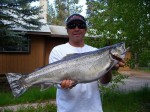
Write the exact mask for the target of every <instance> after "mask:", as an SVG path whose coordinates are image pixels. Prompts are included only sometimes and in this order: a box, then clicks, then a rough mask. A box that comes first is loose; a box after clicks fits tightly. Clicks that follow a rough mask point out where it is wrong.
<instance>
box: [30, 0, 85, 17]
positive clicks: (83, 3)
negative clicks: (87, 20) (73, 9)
mask: <svg viewBox="0 0 150 112" xmlns="http://www.w3.org/2000/svg"><path fill="white" fill-rule="evenodd" d="M49 1H50V3H53V1H54V0H49ZM31 5H32V6H38V5H39V2H33V3H32V4H31ZM79 5H82V6H83V9H82V10H83V11H82V12H81V13H80V14H81V15H83V16H86V9H87V6H86V0H79Z"/></svg>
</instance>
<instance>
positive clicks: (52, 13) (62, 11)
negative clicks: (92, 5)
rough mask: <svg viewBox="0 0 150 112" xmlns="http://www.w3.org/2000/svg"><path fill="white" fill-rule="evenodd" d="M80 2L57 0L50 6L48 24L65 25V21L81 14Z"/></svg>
mask: <svg viewBox="0 0 150 112" xmlns="http://www.w3.org/2000/svg"><path fill="white" fill-rule="evenodd" d="M78 2H79V0H55V2H54V4H48V23H49V24H55V25H65V22H64V21H65V19H66V18H67V17H68V16H69V15H70V14H73V13H80V12H81V11H82V10H81V8H82V6H80V5H78Z"/></svg>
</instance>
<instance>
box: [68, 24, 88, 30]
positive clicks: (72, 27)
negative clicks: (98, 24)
mask: <svg viewBox="0 0 150 112" xmlns="http://www.w3.org/2000/svg"><path fill="white" fill-rule="evenodd" d="M76 27H78V28H79V29H86V24H84V23H73V24H69V25H67V29H75V28H76Z"/></svg>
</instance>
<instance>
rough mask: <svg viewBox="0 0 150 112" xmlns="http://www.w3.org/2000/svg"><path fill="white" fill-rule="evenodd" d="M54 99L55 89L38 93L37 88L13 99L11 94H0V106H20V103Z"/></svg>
mask: <svg viewBox="0 0 150 112" xmlns="http://www.w3.org/2000/svg"><path fill="white" fill-rule="evenodd" d="M55 98H56V89H55V88H50V89H47V90H45V91H40V89H39V88H37V87H34V88H30V89H29V90H27V91H26V92H25V93H24V94H23V95H22V96H20V97H17V98H15V97H14V96H13V95H12V93H11V92H5V91H3V92H0V99H1V100H0V106H5V105H12V104H20V103H32V102H43V101H44V100H48V99H55Z"/></svg>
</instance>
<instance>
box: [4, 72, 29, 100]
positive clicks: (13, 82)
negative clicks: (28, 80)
mask: <svg viewBox="0 0 150 112" xmlns="http://www.w3.org/2000/svg"><path fill="white" fill-rule="evenodd" d="M6 77H7V80H8V82H9V84H10V88H11V90H12V93H13V95H14V96H15V97H19V96H20V95H22V94H23V93H24V92H25V91H26V90H27V87H25V86H23V83H24V79H25V78H24V75H21V74H17V73H7V74H6Z"/></svg>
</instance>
